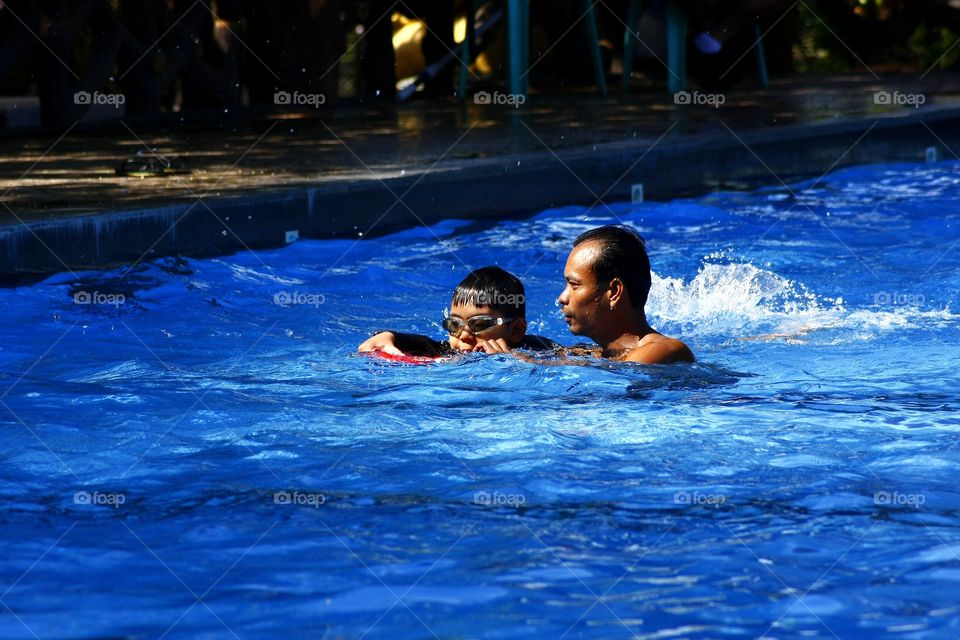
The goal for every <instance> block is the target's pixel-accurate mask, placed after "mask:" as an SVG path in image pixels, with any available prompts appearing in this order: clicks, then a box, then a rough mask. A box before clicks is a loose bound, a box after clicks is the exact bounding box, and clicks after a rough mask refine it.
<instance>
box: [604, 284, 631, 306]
mask: <svg viewBox="0 0 960 640" xmlns="http://www.w3.org/2000/svg"><path fill="white" fill-rule="evenodd" d="M626 292H627V288H626V287H624V286H623V280H621V279H620V278H614V279H613V280H611V281H610V285H609V286H608V287H607V297H608V298H609V299H610V308H611V309H613V308H614V307H615V306H616V305H618V304H620V301H621V300H623V297H624V295H625V294H626Z"/></svg>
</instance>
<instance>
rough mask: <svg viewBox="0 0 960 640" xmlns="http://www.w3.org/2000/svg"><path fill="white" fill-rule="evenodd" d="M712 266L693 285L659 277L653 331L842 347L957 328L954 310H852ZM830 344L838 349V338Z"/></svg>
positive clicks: (794, 285) (787, 283) (752, 272)
mask: <svg viewBox="0 0 960 640" xmlns="http://www.w3.org/2000/svg"><path fill="white" fill-rule="evenodd" d="M718 259H723V256H722V254H713V255H711V256H708V257H707V258H705V262H704V264H703V266H702V267H701V268H700V270H699V272H698V273H697V275H696V277H694V278H693V279H692V280H690V281H689V282H684V281H683V280H682V279H680V278H670V277H660V276H659V275H657V274H656V273H654V274H653V282H652V286H651V290H650V299H649V301H648V303H647V314H648V317H649V319H650V321H651V323H652V324H653V325H654V326H661V325H668V324H676V325H680V326H681V327H682V329H683V333H684V334H685V335H689V334H693V335H717V334H724V335H729V336H731V337H754V336H758V335H760V334H763V335H769V336H773V337H778V338H790V337H791V336H793V337H795V338H798V339H802V338H803V337H804V336H806V335H807V334H809V333H811V332H814V331H819V330H822V329H838V330H841V331H842V334H841V335H842V337H841V341H845V340H851V339H853V340H862V339H871V338H874V337H876V336H877V334H881V333H884V332H889V331H898V330H904V329H910V328H918V327H930V326H943V325H945V324H949V323H955V322H956V321H957V319H958V315H957V314H954V313H951V311H950V309H949V308H945V309H940V310H932V309H921V308H918V307H911V306H900V307H897V308H895V309H891V308H889V307H888V308H887V309H869V308H858V309H851V310H848V309H847V308H846V306H845V302H844V300H843V298H836V299H834V298H829V297H825V296H819V295H817V294H816V293H814V292H812V291H810V290H809V289H808V288H807V287H806V286H804V285H803V284H801V283H798V282H795V281H793V280H790V279H788V278H784V277H783V276H780V275H778V274H777V273H775V272H773V271H769V270H766V269H761V268H759V267H756V266H754V265H752V264H749V263H735V262H731V263H726V264H718V263H715V262H710V261H712V260H718ZM824 339H828V340H832V341H835V340H837V336H836V335H831V336H829V337H827V336H824Z"/></svg>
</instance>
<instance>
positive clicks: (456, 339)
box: [444, 267, 527, 351]
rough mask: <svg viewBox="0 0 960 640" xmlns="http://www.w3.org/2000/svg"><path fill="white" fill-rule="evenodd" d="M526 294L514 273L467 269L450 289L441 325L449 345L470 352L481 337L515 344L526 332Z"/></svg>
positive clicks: (498, 268) (498, 269)
mask: <svg viewBox="0 0 960 640" xmlns="http://www.w3.org/2000/svg"><path fill="white" fill-rule="evenodd" d="M526 310H527V304H526V295H525V294H524V290H523V284H522V283H521V282H520V280H519V279H517V277H516V276H514V275H513V274H510V273H508V272H506V271H504V270H503V269H501V268H500V267H483V268H482V269H477V270H476V271H472V272H470V274H469V275H467V277H466V278H464V279H463V281H462V282H460V284H458V285H457V288H456V289H454V291H453V298H452V300H451V301H450V316H449V318H448V319H447V320H445V321H444V328H446V329H447V332H448V333H449V334H450V346H451V347H453V348H454V349H457V350H459V351H472V350H474V349H475V348H476V347H477V344H478V342H479V341H480V340H495V339H497V338H504V339H505V340H506V341H507V343H509V344H510V345H511V346H516V345H517V344H519V343H520V340H521V339H523V336H524V335H525V334H526V331H527V320H526Z"/></svg>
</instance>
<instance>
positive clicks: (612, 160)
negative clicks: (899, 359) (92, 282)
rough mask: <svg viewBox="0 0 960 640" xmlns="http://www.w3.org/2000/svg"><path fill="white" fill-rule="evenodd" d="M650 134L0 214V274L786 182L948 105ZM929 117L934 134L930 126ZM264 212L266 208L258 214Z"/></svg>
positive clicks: (877, 150)
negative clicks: (124, 205) (263, 188)
mask: <svg viewBox="0 0 960 640" xmlns="http://www.w3.org/2000/svg"><path fill="white" fill-rule="evenodd" d="M720 123H721V125H722V126H723V127H724V128H725V129H724V128H721V129H718V130H717V131H716V132H713V133H708V134H704V133H700V134H693V135H688V136H683V137H680V138H677V139H675V140H673V141H670V142H665V141H662V140H657V141H653V142H651V141H649V140H643V141H641V140H637V141H627V142H623V141H620V142H612V143H605V144H597V145H593V146H592V147H590V148H584V147H579V148H573V149H567V150H560V151H556V152H554V151H552V150H549V149H544V150H543V151H537V152H525V153H519V154H511V155H503V156H498V157H494V158H486V159H472V160H464V161H452V162H448V163H444V164H443V165H439V166H438V167H437V169H435V170H431V169H432V168H426V167H424V168H423V170H421V171H419V172H409V171H408V173H407V175H403V176H397V177H388V178H382V179H381V178H379V177H372V178H369V179H363V180H354V181H349V182H347V181H340V182H323V183H318V184H317V185H316V186H307V187H303V186H299V187H287V188H282V189H277V190H275V191H268V192H266V193H258V194H255V195H239V196H237V195H234V196H230V195H227V196H221V197H209V198H206V197H205V198H202V199H197V200H193V201H192V202H179V203H175V204H170V205H162V206H150V207H144V208H136V209H125V210H115V211H101V212H91V213H88V214H80V215H78V214H76V213H73V214H71V215H63V216H60V217H58V216H56V213H55V212H54V213H52V214H51V216H52V217H49V218H45V219H42V220H31V221H25V222H17V223H12V224H7V225H3V226H0V246H3V247H4V248H5V250H4V251H3V253H2V255H0V276H3V277H4V279H5V280H9V279H11V278H14V279H16V278H17V277H21V276H26V275H31V274H34V275H36V274H49V273H55V272H61V271H76V270H85V269H97V268H105V267H111V266H116V265H119V264H130V263H137V262H140V261H143V260H152V259H155V258H160V257H165V256H173V255H182V256H194V257H199V256H211V255H223V254H228V253H233V252H236V251H241V250H245V249H254V248H267V247H276V246H282V245H284V244H286V243H288V242H290V241H293V240H295V239H297V238H360V237H373V236H377V235H383V234H386V233H391V232H394V231H398V230H400V229H403V228H407V227H411V226H416V225H420V224H434V223H436V222H439V221H440V220H443V219H449V218H458V219H472V220H483V219H502V218H507V217H521V216H524V215H529V214H531V213H534V212H538V211H542V210H544V209H549V208H553V207H558V206H565V205H593V204H596V203H598V201H600V200H602V201H604V202H612V201H624V200H627V201H629V200H630V199H631V194H632V187H633V185H637V184H642V185H643V189H642V190H643V195H644V197H645V198H646V199H653V200H657V199H667V198H670V197H675V196H677V195H680V194H687V195H693V194H697V193H706V192H709V191H714V190H717V189H718V188H735V187H736V186H737V185H738V184H740V185H744V186H746V185H749V184H757V183H762V184H773V185H778V184H779V183H780V182H786V183H787V184H789V183H790V182H791V181H792V180H796V179H797V178H799V177H809V176H814V177H816V176H820V175H823V174H825V173H828V172H829V171H832V170H834V169H836V168H839V167H843V166H849V165H856V164H872V163H878V162H899V161H906V162H917V161H923V160H924V158H925V153H926V151H927V149H928V148H930V147H935V148H937V150H938V157H939V158H941V159H942V158H947V157H956V156H955V155H954V154H953V152H952V151H951V147H952V146H953V145H954V144H957V143H958V142H960V126H958V125H960V108H956V107H947V108H941V109H935V108H931V109H919V110H916V111H915V112H912V113H902V112H901V113H897V114H892V115H891V114H884V115H882V116H879V115H878V116H877V117H870V118H867V117H856V118H843V119H837V120H835V121H829V122H816V123H809V124H798V125H784V126H777V127H771V128H757V129H746V130H741V131H734V130H733V129H730V128H729V127H727V125H726V124H725V123H724V122H723V121H722V120H720ZM934 126H935V127H936V128H937V130H936V132H935V131H934V129H933V127H934ZM264 210H267V211H268V212H269V213H267V214H264V213H263V211H264Z"/></svg>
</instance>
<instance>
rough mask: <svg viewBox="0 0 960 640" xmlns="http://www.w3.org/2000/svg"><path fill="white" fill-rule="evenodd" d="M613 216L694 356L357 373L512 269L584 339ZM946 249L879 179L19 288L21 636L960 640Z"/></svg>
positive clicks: (8, 413) (929, 221) (7, 384)
mask: <svg viewBox="0 0 960 640" xmlns="http://www.w3.org/2000/svg"><path fill="white" fill-rule="evenodd" d="M615 219H621V220H623V221H626V222H629V223H631V224H634V225H636V226H637V227H638V228H639V229H640V230H641V231H642V233H643V234H644V235H645V236H646V237H647V239H648V244H649V248H650V253H651V258H652V263H653V269H654V271H655V274H656V275H655V277H654V288H653V292H652V295H651V302H650V306H649V307H648V311H649V316H650V320H651V322H652V324H653V325H654V326H655V327H657V328H659V329H661V330H662V331H664V332H666V333H669V334H671V335H676V336H678V337H681V338H683V339H684V340H685V341H687V342H688V344H690V345H691V347H692V348H693V349H694V351H695V352H696V354H697V356H698V358H699V362H698V363H697V364H696V365H678V366H672V367H640V366H630V365H613V364H608V365H606V366H596V367H575V366H555V367H538V366H534V365H531V364H527V363H523V362H519V361H515V360H512V359H509V358H505V357H502V356H494V357H486V356H479V355H476V356H471V357H468V358H465V359H463V360H462V361H459V362H455V363H451V364H446V365H437V366H429V367H411V366H400V365H393V364H387V363H383V362H377V361H373V360H371V359H369V358H365V357H359V356H356V355H354V354H353V350H354V349H355V347H356V345H357V344H358V343H359V342H360V341H361V340H362V339H363V338H365V337H366V336H368V335H369V334H370V333H372V332H373V331H374V330H377V329H383V328H394V329H398V330H407V331H418V332H426V333H428V334H430V335H432V336H434V337H440V329H439V321H440V319H441V316H442V313H443V310H444V307H445V303H446V301H447V299H448V297H449V293H450V291H451V290H452V288H453V286H454V285H455V284H456V283H457V282H458V281H459V280H460V279H461V278H462V276H463V275H464V274H465V273H466V272H467V270H468V269H472V268H476V267H480V266H484V265H486V264H490V263H493V262H495V263H497V264H499V265H501V266H503V267H505V268H507V269H509V270H511V271H513V272H515V273H516V274H518V275H520V276H521V277H522V279H523V280H524V282H525V284H526V286H527V297H528V317H529V319H530V321H531V325H532V329H533V331H534V332H535V333H539V334H543V335H547V336H550V337H553V338H555V339H558V340H559V341H561V342H563V343H565V344H573V343H575V342H577V340H576V339H575V338H573V337H572V336H570V335H569V334H568V333H567V332H566V326H565V324H564V322H563V320H562V318H561V317H560V315H559V313H558V310H557V307H556V306H555V304H554V299H555V297H556V296H557V294H558V293H559V292H560V290H561V287H562V277H561V273H562V265H563V262H564V260H565V257H566V252H567V250H568V249H569V246H570V243H571V240H572V239H573V238H574V237H575V236H576V234H578V233H579V232H581V231H583V230H586V229H588V228H591V227H593V226H597V225H600V224H604V223H608V222H611V221H614V220H615ZM958 240H960V163H939V164H935V165H916V166H913V165H881V166H870V167H860V168H853V169H847V170H842V171H837V172H835V173H833V174H831V175H830V176H828V177H827V178H825V179H824V180H823V181H821V182H819V183H813V182H806V183H802V184H797V185H791V189H789V190H788V189H784V188H782V187H779V188H770V189H761V190H758V191H756V192H753V193H719V194H713V195H710V196H706V197H702V198H696V199H688V200H678V201H674V202H670V203H645V204H640V205H633V206H631V205H626V204H620V205H615V206H611V207H610V208H609V209H608V208H605V207H598V208H595V209H593V210H590V211H586V210H584V209H583V208H580V207H568V208H562V209H557V210H551V211H546V212H543V213H541V214H539V215H537V216H534V217H533V218H530V219H527V220H522V221H505V222H496V223H482V224H481V223H470V222H464V221H456V220H451V221H447V222H444V223H442V224H438V225H436V226H434V227H432V228H429V229H425V228H420V229H413V230H409V231H406V232H403V233H399V234H396V235H391V236H388V237H383V238H379V239H376V240H363V241H361V242H357V241H355V240H353V239H349V240H339V241H303V242H299V243H296V244H293V245H291V246H288V247H286V248H283V249H277V250H270V251H257V252H255V253H249V252H247V253H241V254H238V255H235V256H231V257H225V258H218V259H206V260H186V261H179V262H178V261H175V260H172V259H169V260H157V261H154V262H151V263H148V264H141V265H138V266H136V267H135V268H133V269H132V270H130V271H129V272H127V269H126V268H119V269H116V270H113V271H110V272H90V273H82V274H76V275H71V274H62V275H58V276H56V277H52V278H49V279H48V280H46V281H45V282H42V283H39V284H36V285H32V286H27V287H21V288H16V289H6V290H0V309H2V310H3V315H2V317H3V328H2V341H0V438H2V446H0V451H2V454H0V455H2V464H0V470H2V478H0V491H2V503H0V509H2V512H0V536H2V539H3V541H4V543H3V553H2V554H0V582H2V586H0V637H2V638H31V637H34V636H36V637H39V638H48V637H56V638H107V637H110V638H115V637H132V638H159V637H165V638H179V637H183V638H233V637H239V638H359V637H363V638H390V639H394V638H444V639H446V638H478V637H482V638H621V637H639V638H757V637H765V638H834V637H839V638H956V637H960V597H958V596H960V490H958V488H957V484H958V480H960V473H958V465H960V453H958V443H960V439H958V432H960V414H958V409H960V400H958V397H957V392H958V390H960V384H958V383H960V374H958V372H957V367H956V363H957V362H958V360H960V346H958V345H960V340H958V329H957V320H958V314H957V311H956V308H957V305H958V299H957V295H958V291H960V246H957V243H958ZM83 302H91V304H81V303H83ZM278 303H279V304H278Z"/></svg>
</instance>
